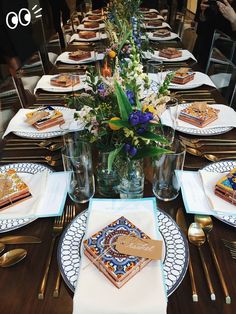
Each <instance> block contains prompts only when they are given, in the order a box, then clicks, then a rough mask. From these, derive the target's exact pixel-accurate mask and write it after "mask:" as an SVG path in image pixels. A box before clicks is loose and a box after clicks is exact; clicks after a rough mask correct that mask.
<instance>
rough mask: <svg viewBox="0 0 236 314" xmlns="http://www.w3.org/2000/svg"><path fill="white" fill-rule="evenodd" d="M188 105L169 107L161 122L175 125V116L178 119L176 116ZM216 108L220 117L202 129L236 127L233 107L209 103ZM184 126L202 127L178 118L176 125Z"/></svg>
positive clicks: (235, 114) (235, 115)
mask: <svg viewBox="0 0 236 314" xmlns="http://www.w3.org/2000/svg"><path fill="white" fill-rule="evenodd" d="M186 106H187V105H184V106H181V105H180V106H178V107H171V108H169V109H167V110H166V111H164V112H163V114H162V116H161V122H162V123H163V124H165V125H168V126H171V127H174V125H173V121H174V120H173V117H174V118H175V119H176V117H178V116H179V114H180V111H181V110H182V109H183V108H184V107H186ZM209 106H211V107H213V108H215V109H218V110H220V111H219V113H218V119H217V120H215V121H213V122H211V123H210V124H208V125H207V126H205V127H204V128H201V129H204V130H206V129H212V128H220V127H236V112H235V110H234V109H233V108H231V107H229V106H225V105H209ZM177 111H178V112H177ZM178 126H179V127H184V128H189V129H195V130H199V129H200V128H199V127H197V126H195V125H193V124H191V123H187V122H184V121H182V120H179V119H177V121H176V127H178Z"/></svg>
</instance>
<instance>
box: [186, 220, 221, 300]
mask: <svg viewBox="0 0 236 314" xmlns="http://www.w3.org/2000/svg"><path fill="white" fill-rule="evenodd" d="M188 239H189V241H190V242H191V243H192V244H194V245H196V246H197V248H198V251H199V255H200V258H201V262H202V267H203V270H204V273H205V277H206V281H207V284H208V288H209V291H210V294H211V300H212V301H215V300H216V296H215V292H214V289H213V286H212V282H211V278H210V274H209V271H208V268H207V265H206V262H205V259H204V256H203V253H202V250H201V245H203V244H204V243H205V241H206V236H205V233H204V231H203V230H202V228H201V226H200V224H198V223H196V222H193V223H192V224H191V225H190V226H189V229H188Z"/></svg>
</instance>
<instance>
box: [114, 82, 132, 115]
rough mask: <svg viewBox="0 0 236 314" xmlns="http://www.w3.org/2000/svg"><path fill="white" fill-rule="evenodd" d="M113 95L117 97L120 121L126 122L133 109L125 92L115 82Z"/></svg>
mask: <svg viewBox="0 0 236 314" xmlns="http://www.w3.org/2000/svg"><path fill="white" fill-rule="evenodd" d="M115 95H116V97H117V102H118V106H119V110H120V116H121V119H122V120H128V118H129V115H130V113H131V112H132V111H133V108H132V106H131V104H130V102H129V99H128V97H127V96H126V94H125V92H124V91H123V89H122V88H121V86H120V85H119V84H118V83H117V82H115Z"/></svg>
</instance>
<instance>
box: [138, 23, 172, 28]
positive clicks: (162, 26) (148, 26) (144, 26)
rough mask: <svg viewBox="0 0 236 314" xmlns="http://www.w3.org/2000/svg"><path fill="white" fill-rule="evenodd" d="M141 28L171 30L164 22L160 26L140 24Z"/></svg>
mask: <svg viewBox="0 0 236 314" xmlns="http://www.w3.org/2000/svg"><path fill="white" fill-rule="evenodd" d="M141 27H143V28H145V29H161V28H171V27H170V25H169V24H168V23H166V22H163V23H162V25H160V26H150V25H145V24H141Z"/></svg>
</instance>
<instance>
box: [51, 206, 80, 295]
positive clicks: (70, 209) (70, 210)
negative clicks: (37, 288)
mask: <svg viewBox="0 0 236 314" xmlns="http://www.w3.org/2000/svg"><path fill="white" fill-rule="evenodd" d="M75 215H76V212H75V206H74V205H68V206H67V207H66V214H65V222H64V227H66V226H67V225H68V224H69V223H70V222H71V221H72V220H73V219H74V217H75ZM60 284H61V273H60V270H59V269H58V271H57V279H56V283H55V287H54V291H53V297H54V298H58V297H59V291H60Z"/></svg>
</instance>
